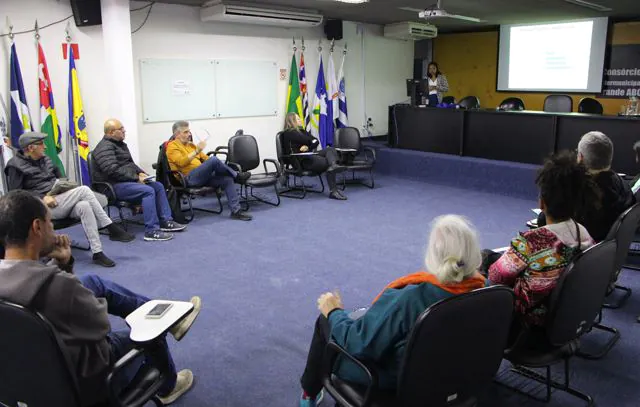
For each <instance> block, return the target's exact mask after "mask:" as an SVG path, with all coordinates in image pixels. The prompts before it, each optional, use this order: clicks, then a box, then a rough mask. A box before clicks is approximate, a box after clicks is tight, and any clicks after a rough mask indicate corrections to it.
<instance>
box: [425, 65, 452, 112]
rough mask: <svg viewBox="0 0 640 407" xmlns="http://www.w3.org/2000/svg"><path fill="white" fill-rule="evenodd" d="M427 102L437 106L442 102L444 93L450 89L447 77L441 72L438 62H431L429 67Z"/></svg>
mask: <svg viewBox="0 0 640 407" xmlns="http://www.w3.org/2000/svg"><path fill="white" fill-rule="evenodd" d="M426 79H427V95H428V96H427V102H428V103H427V104H428V105H429V106H431V107H435V106H436V105H438V104H439V103H442V95H443V94H444V93H445V92H448V91H449V82H447V77H446V76H445V75H444V74H443V73H442V72H440V69H439V68H438V64H437V63H436V62H433V61H432V62H430V63H429V66H428V68H427V78H426Z"/></svg>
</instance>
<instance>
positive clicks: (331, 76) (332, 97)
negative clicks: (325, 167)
mask: <svg viewBox="0 0 640 407" xmlns="http://www.w3.org/2000/svg"><path fill="white" fill-rule="evenodd" d="M338 93H339V90H338V83H337V82H336V67H335V65H334V64H333V52H331V53H330V54H329V66H328V67H327V105H328V107H327V116H328V117H329V121H331V123H332V124H333V123H334V122H335V120H336V119H337V118H338ZM332 144H333V137H331V142H329V145H332Z"/></svg>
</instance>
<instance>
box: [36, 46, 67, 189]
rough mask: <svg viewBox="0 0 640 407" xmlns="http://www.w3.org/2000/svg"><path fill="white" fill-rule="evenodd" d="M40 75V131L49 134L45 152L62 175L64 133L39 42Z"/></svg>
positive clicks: (63, 174) (45, 141) (45, 142)
mask: <svg viewBox="0 0 640 407" xmlns="http://www.w3.org/2000/svg"><path fill="white" fill-rule="evenodd" d="M38 76H39V82H40V119H41V123H40V131H41V132H42V133H45V134H47V138H45V139H44V145H45V153H46V154H47V155H48V156H49V158H51V161H52V162H53V165H55V166H56V167H58V168H59V169H60V173H61V174H62V176H63V177H64V176H65V172H64V166H63V165H62V161H61V160H60V157H58V154H59V153H60V151H62V135H61V132H60V125H59V124H58V115H57V114H56V107H55V104H54V102H53V89H52V88H51V79H50V78H49V69H48V68H47V61H46V60H45V59H44V52H43V51H42V47H41V46H40V43H38Z"/></svg>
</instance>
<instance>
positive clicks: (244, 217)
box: [231, 211, 253, 220]
mask: <svg viewBox="0 0 640 407" xmlns="http://www.w3.org/2000/svg"><path fill="white" fill-rule="evenodd" d="M231 219H235V220H251V219H253V216H251V215H249V214H248V213H245V212H242V211H237V212H233V213H231Z"/></svg>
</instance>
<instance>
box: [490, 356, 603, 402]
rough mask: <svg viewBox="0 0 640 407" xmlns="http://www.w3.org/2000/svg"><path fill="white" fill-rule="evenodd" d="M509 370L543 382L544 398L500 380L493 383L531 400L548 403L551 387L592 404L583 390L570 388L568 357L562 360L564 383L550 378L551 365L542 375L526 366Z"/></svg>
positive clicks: (591, 399) (589, 397)
mask: <svg viewBox="0 0 640 407" xmlns="http://www.w3.org/2000/svg"><path fill="white" fill-rule="evenodd" d="M509 370H510V371H511V372H512V373H515V374H517V375H520V376H523V377H526V378H528V379H531V380H534V381H536V382H538V383H541V384H544V385H545V388H546V389H545V390H546V394H545V397H544V398H542V397H538V396H536V395H534V394H531V393H529V392H526V391H524V390H522V389H520V388H517V387H513V386H510V385H508V384H506V383H503V382H500V381H498V380H495V383H496V384H498V385H500V386H503V387H506V388H508V389H510V390H512V391H515V392H517V393H519V394H522V395H524V396H527V397H529V398H531V399H533V400H537V401H542V402H544V403H548V402H549V401H551V389H552V388H555V389H558V390H561V391H564V392H566V393H567V394H570V395H572V396H574V397H577V398H579V399H581V400H584V401H586V402H587V406H593V398H592V397H591V396H589V395H588V394H586V393H583V392H581V391H579V390H576V389H574V388H572V387H571V386H570V385H569V376H570V372H569V359H565V360H564V383H558V382H556V381H555V380H553V379H552V378H551V367H550V366H545V370H546V374H545V375H544V376H543V375H541V374H539V373H537V372H535V371H533V370H531V369H528V368H526V367H524V366H517V365H514V366H513V367H512V368H511V369H509Z"/></svg>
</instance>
